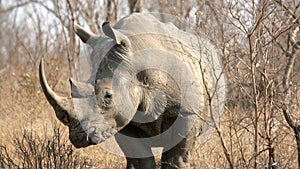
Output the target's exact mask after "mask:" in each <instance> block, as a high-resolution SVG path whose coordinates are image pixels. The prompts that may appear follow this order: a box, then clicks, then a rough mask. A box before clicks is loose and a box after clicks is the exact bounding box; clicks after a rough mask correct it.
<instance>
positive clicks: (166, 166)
mask: <svg viewBox="0 0 300 169" xmlns="http://www.w3.org/2000/svg"><path fill="white" fill-rule="evenodd" d="M191 141H192V140H189V139H186V138H185V139H183V140H182V141H181V142H180V143H178V144H177V145H176V146H175V147H173V148H172V149H170V150H168V151H166V152H164V153H163V154H162V157H161V168H162V169H175V168H180V169H181V168H187V169H188V168H190V164H189V163H188V156H189V150H190V146H189V145H190V144H193V143H192V142H191Z"/></svg>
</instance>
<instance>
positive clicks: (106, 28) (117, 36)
mask: <svg viewBox="0 0 300 169" xmlns="http://www.w3.org/2000/svg"><path fill="white" fill-rule="evenodd" d="M102 31H103V33H104V34H105V35H106V36H108V37H110V38H112V39H113V40H115V42H116V43H117V44H119V45H123V46H124V47H126V48H128V47H129V46H130V45H131V43H130V41H129V39H128V38H127V37H126V36H125V35H124V34H122V33H121V32H119V31H118V30H116V29H113V28H112V27H111V26H110V23H109V22H104V23H103V24H102Z"/></svg>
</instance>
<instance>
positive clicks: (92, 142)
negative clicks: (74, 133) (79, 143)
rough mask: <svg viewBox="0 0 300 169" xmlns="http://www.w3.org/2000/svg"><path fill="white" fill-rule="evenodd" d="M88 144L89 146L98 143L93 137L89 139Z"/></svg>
mask: <svg viewBox="0 0 300 169" xmlns="http://www.w3.org/2000/svg"><path fill="white" fill-rule="evenodd" d="M88 144H89V145H96V144H97V143H95V142H94V141H93V139H92V138H91V137H88Z"/></svg>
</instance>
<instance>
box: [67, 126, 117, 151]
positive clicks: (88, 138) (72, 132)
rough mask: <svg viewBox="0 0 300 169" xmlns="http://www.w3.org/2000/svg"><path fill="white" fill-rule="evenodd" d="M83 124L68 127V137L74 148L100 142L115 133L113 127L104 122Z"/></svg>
mask: <svg viewBox="0 0 300 169" xmlns="http://www.w3.org/2000/svg"><path fill="white" fill-rule="evenodd" d="M84 124H85V123H83V124H81V123H79V124H78V125H77V126H75V127H70V128H69V139H70V141H71V143H72V144H73V145H74V146H75V147H76V148H82V147H87V146H90V145H97V144H100V143H102V142H104V141H105V140H107V139H109V138H110V137H112V136H113V135H114V134H115V133H116V130H115V129H113V128H111V127H109V126H107V125H105V124H101V125H93V126H90V127H87V126H86V125H84Z"/></svg>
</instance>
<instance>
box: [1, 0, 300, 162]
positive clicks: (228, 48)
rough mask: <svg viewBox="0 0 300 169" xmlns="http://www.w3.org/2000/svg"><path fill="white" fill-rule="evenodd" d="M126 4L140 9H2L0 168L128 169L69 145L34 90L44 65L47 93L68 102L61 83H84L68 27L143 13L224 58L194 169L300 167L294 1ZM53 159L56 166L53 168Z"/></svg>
mask: <svg viewBox="0 0 300 169" xmlns="http://www.w3.org/2000/svg"><path fill="white" fill-rule="evenodd" d="M130 2H131V3H134V2H138V3H139V4H138V5H132V4H130V5H128V4H127V1H120V0H114V1H107V0H104V1H99V0H92V1H84V0H78V1H76V3H75V1H69V0H65V1H57V0H49V1H36V0H20V1H16V2H14V1H11V2H5V3H4V2H3V1H0V30H1V31H0V41H1V43H0V44H1V45H0V144H1V149H0V167H2V166H3V165H6V166H9V165H12V168H32V167H33V168H34V166H37V167H36V168H49V167H47V165H49V166H50V165H52V166H57V165H64V164H63V163H62V162H64V163H65V164H66V165H72V166H74V167H72V168H77V167H79V168H81V167H80V166H83V165H85V164H92V165H95V166H97V167H100V168H120V166H121V167H124V165H125V159H124V158H123V157H118V156H114V155H113V154H109V153H107V152H105V151H103V150H101V149H100V148H99V147H98V146H94V147H89V148H86V149H74V148H73V147H71V144H70V143H69V141H68V139H67V138H66V133H67V131H65V130H66V128H65V127H63V126H62V127H55V126H56V125H57V124H58V122H57V120H56V118H55V117H54V112H53V110H52V109H51V107H50V105H49V104H48V103H47V102H46V100H45V98H44V96H43V93H42V92H41V89H40V87H39V81H38V76H37V66H38V63H39V60H40V58H41V57H42V56H43V57H45V59H46V63H47V67H46V69H47V70H49V71H47V72H48V73H49V74H47V79H48V81H49V82H50V85H51V87H52V88H53V89H54V90H55V91H57V92H58V93H60V94H62V95H68V94H69V93H66V92H65V91H69V90H67V88H68V87H69V85H68V79H67V77H68V76H69V75H72V76H73V77H76V78H77V79H79V80H84V78H86V77H85V76H84V73H82V72H88V71H89V70H87V69H86V67H85V66H84V65H85V64H86V63H87V61H86V59H84V58H85V57H86V56H88V52H89V49H87V48H85V47H83V46H80V45H81V44H80V42H79V40H78V39H77V38H75V36H74V33H73V21H76V22H78V23H80V24H81V25H84V26H85V27H89V29H90V30H92V31H93V32H100V25H101V24H102V22H103V21H105V20H110V21H112V22H114V21H115V20H117V19H119V17H120V16H124V15H126V14H128V13H129V11H139V10H143V11H144V12H145V11H156V12H164V13H171V14H174V15H177V16H178V17H180V18H182V19H186V20H188V21H189V22H188V23H190V25H187V24H185V25H182V27H183V29H186V28H187V27H189V28H190V29H192V30H194V31H195V32H201V33H203V34H205V35H206V36H207V38H209V39H211V41H212V42H213V43H214V44H215V45H216V46H217V47H218V48H219V49H221V51H222V54H223V57H222V60H223V61H224V73H225V74H226V76H227V83H228V84H227V88H228V94H227V103H226V111H225V112H224V114H223V115H222V119H221V121H220V123H219V126H218V128H216V132H214V133H213V134H212V135H211V138H210V139H209V140H207V141H205V142H202V143H200V144H199V146H198V149H197V153H196V154H194V155H193V156H192V160H193V164H192V166H193V167H194V168H300V127H299V126H300V119H299V115H300V112H299V106H300V105H299V90H298V89H299V85H298V84H299V82H300V81H299V80H300V78H299V74H298V72H299V69H300V67H299V61H300V60H299V59H300V58H299V55H300V53H299V51H300V50H299V48H300V46H299V45H300V30H299V29H300V23H299V22H300V2H299V1H298V0H261V1H256V0H242V1H240V0H227V1H223V0H216V1H208V0H203V1H193V0H185V1H171V0H159V1H151V2H150V1H147V2H144V1H139V0H138V1H130ZM129 7H131V9H129ZM297 56H298V57H297ZM75 62H78V64H76V66H75V64H74V63H75ZM66 65H68V66H66ZM50 70H51V71H50ZM79 72H80V73H79ZM53 126H54V127H53ZM52 129H54V130H52ZM59 145H60V146H59ZM23 150H25V151H23ZM26 153H29V155H28V154H26ZM66 154H69V155H71V156H67V155H66ZM58 157H61V158H62V159H60V160H62V161H59V160H58V161H56V160H54V159H56V158H58ZM41 159H43V160H41ZM1 165H2V166H1ZM22 165H24V167H21V166H22ZM30 165H32V166H30ZM17 166H18V167H17ZM41 166H43V167H41ZM50 168H51V167H50ZM59 168H60V167H59ZM62 168H63V167H62Z"/></svg>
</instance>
